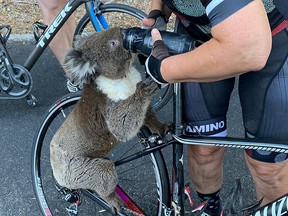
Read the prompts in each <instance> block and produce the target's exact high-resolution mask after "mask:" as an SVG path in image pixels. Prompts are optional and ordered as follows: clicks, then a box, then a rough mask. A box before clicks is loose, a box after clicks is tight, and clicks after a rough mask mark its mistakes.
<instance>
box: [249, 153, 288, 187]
mask: <svg viewBox="0 0 288 216" xmlns="http://www.w3.org/2000/svg"><path fill="white" fill-rule="evenodd" d="M246 161H247V163H248V165H249V167H250V170H251V169H252V175H253V173H254V176H253V177H254V180H255V178H256V179H258V180H259V181H261V182H262V183H264V184H267V185H275V184H278V183H279V182H282V181H283V180H284V179H285V178H286V179H287V177H288V160H285V161H283V162H280V163H266V162H261V161H257V160H254V159H253V158H251V157H246Z"/></svg>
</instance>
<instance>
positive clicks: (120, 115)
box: [50, 28, 164, 215]
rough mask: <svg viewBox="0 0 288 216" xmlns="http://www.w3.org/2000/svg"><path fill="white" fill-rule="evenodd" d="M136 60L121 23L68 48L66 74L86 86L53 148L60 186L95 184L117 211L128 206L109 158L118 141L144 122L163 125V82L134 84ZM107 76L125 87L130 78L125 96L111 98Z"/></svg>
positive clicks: (156, 129)
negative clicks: (154, 103)
mask: <svg viewBox="0 0 288 216" xmlns="http://www.w3.org/2000/svg"><path fill="white" fill-rule="evenodd" d="M132 61H133V58H132V56H131V54H130V53H128V52H127V51H126V50H125V49H124V48H123V47H122V36H121V33H120V29H119V28H114V29H110V30H106V31H104V32H101V33H95V34H93V35H91V36H89V37H87V38H86V39H84V41H82V42H81V43H79V46H77V47H75V48H74V49H71V50H70V51H69V52H68V53H67V55H66V56H65V59H64V68H65V69H66V71H67V76H68V77H70V79H72V80H76V81H77V82H78V83H80V84H84V91H83V95H82V97H81V99H80V100H79V102H78V103H77V104H76V106H75V108H74V109H73V110H72V112H71V114H70V115H69V116H68V117H67V119H66V120H65V122H64V123H63V125H62V126H61V127H60V128H59V130H58V131H57V132H56V134H55V135H54V137H53V139H52V141H51V147H50V155H51V165H52V169H53V174H54V177H55V179H56V180H57V182H58V183H59V184H60V185H61V186H64V187H67V188H70V189H78V188H85V189H92V190H94V191H96V192H97V193H98V194H99V195H100V196H101V197H102V198H103V199H105V200H106V201H107V202H109V203H110V204H111V205H112V206H114V207H115V208H116V209H117V210H118V211H124V208H123V203H121V202H120V199H119V198H118V197H117V195H116V194H115V187H116V184H117V173H116V169H115V166H114V163H113V162H112V161H110V160H109V159H104V157H105V156H106V155H107V154H108V152H109V151H110V150H111V149H112V148H114V147H115V146H116V144H117V143H118V142H119V141H126V140H129V139H131V138H132V137H133V136H135V135H136V134H137V132H138V131H139V129H140V127H141V126H142V125H143V124H145V125H147V126H148V127H149V128H151V129H152V130H153V131H154V132H160V131H162V129H164V126H163V125H162V124H161V123H160V122H159V121H158V119H157V117H156V115H155V112H154V111H153V110H152V109H151V108H150V101H151V98H152V97H153V96H154V95H155V94H156V92H157V90H158V87H157V85H156V83H154V82H153V81H151V80H145V81H144V82H143V81H139V82H138V83H136V82H135V83H133V82H132V81H133V80H134V79H135V80H137V77H138V75H137V74H135V73H139V72H137V71H136V70H135V69H133V68H132V67H131V63H132ZM75 68H76V69H75ZM129 77H132V78H131V80H132V81H131V80H130V81H129V79H128V78H129ZM134 77H136V78H134ZM105 79H108V81H109V80H110V81H111V82H112V81H113V80H114V81H116V83H118V81H119V83H120V87H119V86H118V87H115V88H120V89H121V85H122V84H121V82H123V83H124V84H123V85H124V86H125V87H126V84H127V83H128V84H129V85H127V86H129V90H128V93H127V94H126V98H125V99H121V98H120V97H119V98H120V99H119V98H117V97H116V96H115V97H113V95H112V96H110V97H111V98H109V97H108V95H107V94H106V93H104V92H106V91H107V92H109V91H110V90H111V89H105V86H106V84H105V83H104V84H103V83H102V82H103V80H105ZM127 80H128V81H127ZM131 83H132V84H131ZM102 84H103V86H102V88H101V85H102ZM108 88H113V86H112V87H111V86H110V87H108ZM117 90H118V89H117ZM123 90H124V88H123ZM125 90H127V89H126V88H125ZM124 96H125V94H124ZM121 97H122V96H121ZM147 110H149V111H148V112H147ZM132 215H133V214H132ZM135 215H136V214H135Z"/></svg>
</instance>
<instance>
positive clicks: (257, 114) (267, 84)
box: [239, 29, 288, 205]
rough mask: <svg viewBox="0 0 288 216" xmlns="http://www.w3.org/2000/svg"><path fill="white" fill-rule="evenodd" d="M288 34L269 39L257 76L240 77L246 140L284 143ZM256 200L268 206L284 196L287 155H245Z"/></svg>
mask: <svg viewBox="0 0 288 216" xmlns="http://www.w3.org/2000/svg"><path fill="white" fill-rule="evenodd" d="M287 50H288V33H287V29H286V31H282V32H280V33H279V34H277V35H276V36H274V37H273V48H272V52H271V54H270V57H269V59H268V62H267V64H266V67H265V68H263V69H262V70H261V71H260V72H253V73H248V74H245V75H242V76H241V77H240V82H239V94H240V100H241V103H242V110H243V118H244V125H245V129H246V132H247V136H248V137H259V138H270V139H278V140H287V139H288V128H287V124H288V115H287V110H288V91H287V86H288V59H287V55H288V52H287ZM246 153H247V154H246V161H247V164H248V167H249V169H250V172H251V174H252V177H253V179H254V181H255V185H256V191H257V195H258V198H262V197H263V196H264V202H263V203H262V205H264V204H265V203H268V202H269V201H272V200H274V199H276V198H277V197H280V195H283V194H285V193H288V181H287V180H288V160H287V157H288V156H287V154H282V153H271V152H266V151H252V150H249V151H248V150H247V151H246Z"/></svg>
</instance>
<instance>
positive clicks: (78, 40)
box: [73, 34, 88, 49]
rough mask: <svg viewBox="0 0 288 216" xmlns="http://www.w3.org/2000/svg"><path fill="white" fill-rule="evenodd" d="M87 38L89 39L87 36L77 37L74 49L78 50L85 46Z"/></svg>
mask: <svg viewBox="0 0 288 216" xmlns="http://www.w3.org/2000/svg"><path fill="white" fill-rule="evenodd" d="M87 38H88V35H87V34H82V35H75V37H74V41H73V47H74V48H76V49H77V48H79V47H80V46H81V44H83V43H84V42H85V41H86V39H87Z"/></svg>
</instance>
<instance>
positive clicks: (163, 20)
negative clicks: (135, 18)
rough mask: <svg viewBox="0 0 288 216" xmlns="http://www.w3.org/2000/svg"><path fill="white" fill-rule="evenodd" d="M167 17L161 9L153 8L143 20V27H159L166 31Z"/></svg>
mask: <svg viewBox="0 0 288 216" xmlns="http://www.w3.org/2000/svg"><path fill="white" fill-rule="evenodd" d="M167 22H168V19H167V17H166V16H165V15H164V14H163V13H162V12H161V11H160V10H152V11H150V13H149V14H148V16H147V18H144V19H143V20H142V24H143V28H145V29H151V28H157V29H159V30H163V31H165V30H166V29H167Z"/></svg>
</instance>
